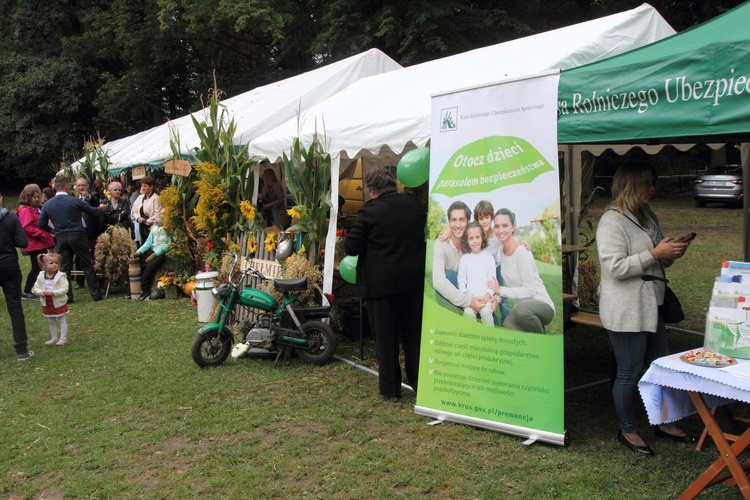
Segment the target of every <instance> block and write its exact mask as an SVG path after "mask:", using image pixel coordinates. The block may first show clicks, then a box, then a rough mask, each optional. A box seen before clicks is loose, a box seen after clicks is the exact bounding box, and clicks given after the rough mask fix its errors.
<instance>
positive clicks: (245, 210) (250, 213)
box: [240, 200, 255, 220]
mask: <svg viewBox="0 0 750 500" xmlns="http://www.w3.org/2000/svg"><path fill="white" fill-rule="evenodd" d="M240 212H242V215H244V216H245V218H246V219H247V220H254V219H255V207H254V206H253V204H252V203H250V202H249V201H247V200H243V201H242V202H241V203H240Z"/></svg>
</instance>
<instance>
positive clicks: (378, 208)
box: [344, 167, 427, 398]
mask: <svg viewBox="0 0 750 500" xmlns="http://www.w3.org/2000/svg"><path fill="white" fill-rule="evenodd" d="M364 184H365V188H366V189H367V191H368V192H369V195H370V198H371V199H370V201H368V202H367V203H365V205H364V206H363V207H362V208H361V209H360V210H359V212H358V214H357V219H356V220H355V221H354V225H353V226H352V228H351V231H349V234H348V235H347V237H346V240H345V241H344V249H345V250H346V253H347V254H349V255H357V256H359V258H358V262H357V283H356V286H357V295H358V296H359V297H361V298H365V299H367V311H368V315H369V319H370V327H371V329H372V331H373V334H374V335H375V350H376V353H377V359H378V366H379V369H380V374H379V382H378V383H379V388H380V394H381V395H382V396H384V397H385V398H398V397H400V396H401V366H400V365H399V343H401V345H402V346H403V349H404V358H405V365H406V366H405V369H406V379H407V381H408V383H409V384H410V385H411V387H412V389H414V391H415V392H416V390H417V376H418V373H419V348H420V345H419V344H420V336H421V329H422V303H423V297H424V261H425V233H424V230H425V224H426V222H427V214H426V211H425V209H424V208H423V207H422V205H421V204H420V203H419V201H418V200H417V198H416V197H415V196H413V195H410V194H399V193H397V192H396V180H395V179H394V178H393V175H392V174H391V173H390V172H389V171H388V170H387V169H385V168H382V167H378V168H375V169H373V170H370V172H368V173H367V175H365V178H364Z"/></svg>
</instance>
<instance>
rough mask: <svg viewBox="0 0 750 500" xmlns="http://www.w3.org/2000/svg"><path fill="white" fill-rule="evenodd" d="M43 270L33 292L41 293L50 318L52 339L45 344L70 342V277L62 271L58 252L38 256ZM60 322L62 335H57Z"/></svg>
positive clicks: (40, 295)
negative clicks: (68, 319)
mask: <svg viewBox="0 0 750 500" xmlns="http://www.w3.org/2000/svg"><path fill="white" fill-rule="evenodd" d="M38 262H39V268H40V269H41V270H42V271H41V272H40V273H39V276H38V277H37V279H36V283H35V284H34V287H33V288H32V289H31V293H33V294H34V295H39V298H40V300H41V302H42V315H44V316H45V317H46V318H47V319H48V320H49V332H50V339H49V340H48V341H47V342H45V343H44V344H45V345H65V344H67V343H68V321H67V319H66V318H65V315H66V314H68V277H67V276H66V275H65V273H64V272H62V271H60V265H61V257H60V255H59V254H56V253H43V254H41V255H39V257H38ZM58 323H59V326H60V337H59V338H58V335H57V327H58Z"/></svg>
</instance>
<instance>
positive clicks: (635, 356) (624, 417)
mask: <svg viewBox="0 0 750 500" xmlns="http://www.w3.org/2000/svg"><path fill="white" fill-rule="evenodd" d="M607 337H608V338H609V343H610V345H611V346H612V352H613V353H614V355H615V359H616V361H617V376H616V377H615V383H614V385H613V386H612V399H613V400H614V403H615V411H616V412H617V419H618V420H619V422H620V429H622V432H637V427H636V418H635V406H636V403H637V402H639V401H640V398H639V397H638V380H640V378H641V371H642V370H643V367H644V366H647V365H649V364H651V362H652V361H653V360H655V359H656V358H660V357H662V356H666V355H668V354H669V343H668V341H667V330H666V328H665V327H664V321H662V319H661V316H659V324H658V326H657V327H656V332H655V333H650V332H613V331H610V330H607Z"/></svg>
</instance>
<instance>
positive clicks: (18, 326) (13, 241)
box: [0, 195, 34, 361]
mask: <svg viewBox="0 0 750 500" xmlns="http://www.w3.org/2000/svg"><path fill="white" fill-rule="evenodd" d="M28 245H29V242H28V240H27V238H26V233H25V232H24V231H23V227H22V226H21V223H20V222H19V220H18V217H17V216H16V214H15V212H10V211H8V210H7V209H5V208H3V196H2V195H0V288H2V289H3V293H4V294H5V305H6V307H7V308H8V315H9V316H10V325H11V328H12V329H13V347H14V348H15V350H16V359H18V361H26V360H28V359H29V358H31V356H33V355H34V351H30V350H29V347H28V338H27V337H26V318H25V317H24V315H23V305H22V304H21V277H22V276H21V267H20V266H19V265H18V250H17V249H18V248H26V247H27V246H28Z"/></svg>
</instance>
